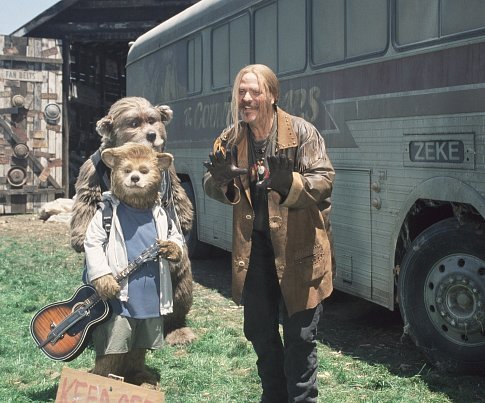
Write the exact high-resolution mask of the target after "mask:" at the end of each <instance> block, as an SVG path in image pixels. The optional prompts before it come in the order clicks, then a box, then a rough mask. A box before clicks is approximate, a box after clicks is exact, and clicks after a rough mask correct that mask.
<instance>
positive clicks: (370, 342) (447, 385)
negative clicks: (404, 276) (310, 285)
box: [318, 291, 485, 402]
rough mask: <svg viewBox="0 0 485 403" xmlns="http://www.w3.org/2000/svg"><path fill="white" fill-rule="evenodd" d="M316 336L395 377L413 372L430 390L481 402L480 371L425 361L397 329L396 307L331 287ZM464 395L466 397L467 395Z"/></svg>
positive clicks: (400, 324) (483, 391) (483, 396)
mask: <svg viewBox="0 0 485 403" xmlns="http://www.w3.org/2000/svg"><path fill="white" fill-rule="evenodd" d="M318 339H319V340H320V341H321V342H322V343H323V344H325V345H327V346H329V347H330V348H332V349H333V350H335V351H339V352H341V353H342V354H345V355H348V356H351V357H353V358H357V359H359V360H362V361H365V362H367V363H369V364H380V365H383V366H385V367H386V368H387V369H388V370H389V372H390V373H392V374H394V375H397V376H400V377H413V376H415V375H419V376H420V377H421V379H423V381H424V382H425V383H426V384H427V385H428V387H429V388H430V390H433V391H437V392H441V393H445V394H446V395H448V397H449V398H450V400H452V401H456V402H464V401H473V402H485V389H484V388H483V387H480V386H479V385H483V384H484V383H485V378H484V377H480V376H464V375H463V376H460V375H456V374H448V373H443V372H439V371H438V370H436V369H435V368H433V367H431V365H430V364H429V363H428V362H427V361H426V359H425V358H424V356H423V355H422V354H421V352H420V350H419V349H418V348H417V347H416V346H415V344H414V343H413V342H412V340H411V339H410V338H409V337H407V336H404V335H403V322H402V319H401V315H400V313H399V311H398V310H397V311H390V310H388V309H387V308H384V307H382V306H379V305H376V304H373V303H371V302H368V301H365V300H363V299H361V298H358V297H355V296H352V295H348V294H345V293H343V292H340V291H334V292H333V294H332V296H331V297H330V298H329V299H328V300H326V301H325V303H324V313H323V318H322V320H321V321H320V328H319V334H318ZM464 396H469V398H471V399H472V400H467V398H465V400H464Z"/></svg>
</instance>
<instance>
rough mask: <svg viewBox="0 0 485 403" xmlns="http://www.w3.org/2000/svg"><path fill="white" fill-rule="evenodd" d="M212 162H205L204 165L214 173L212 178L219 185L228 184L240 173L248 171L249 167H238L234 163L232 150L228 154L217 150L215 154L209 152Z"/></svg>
mask: <svg viewBox="0 0 485 403" xmlns="http://www.w3.org/2000/svg"><path fill="white" fill-rule="evenodd" d="M209 158H210V162H208V161H206V162H204V166H205V167H206V168H207V170H208V171H209V172H210V174H211V175H212V178H213V179H214V181H215V182H216V184H217V185H218V186H224V185H227V184H228V183H229V182H231V181H232V180H233V179H234V178H237V177H238V176H239V175H244V174H246V173H247V172H248V170H247V168H238V167H237V166H235V165H234V164H233V163H232V157H231V153H230V152H226V156H225V157H224V154H223V153H222V151H216V152H215V154H212V153H210V154H209Z"/></svg>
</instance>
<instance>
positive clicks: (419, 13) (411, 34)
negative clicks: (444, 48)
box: [396, 0, 461, 45]
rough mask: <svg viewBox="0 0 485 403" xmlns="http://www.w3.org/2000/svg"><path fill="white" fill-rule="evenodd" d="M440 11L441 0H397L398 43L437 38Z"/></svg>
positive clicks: (406, 43) (405, 43) (403, 43)
mask: <svg viewBox="0 0 485 403" xmlns="http://www.w3.org/2000/svg"><path fill="white" fill-rule="evenodd" d="M460 3H461V2H460ZM438 11H439V0H396V42H397V44H398V45H409V44H411V43H418V42H423V41H427V40H431V39H437V38H438V37H439V31H438V29H439V21H438Z"/></svg>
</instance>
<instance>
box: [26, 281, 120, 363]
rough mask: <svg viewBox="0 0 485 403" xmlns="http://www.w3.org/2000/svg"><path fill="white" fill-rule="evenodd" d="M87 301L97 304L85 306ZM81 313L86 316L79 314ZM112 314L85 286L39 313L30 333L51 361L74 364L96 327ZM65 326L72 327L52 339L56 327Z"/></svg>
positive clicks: (91, 290) (105, 303)
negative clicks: (73, 361) (71, 362)
mask: <svg viewBox="0 0 485 403" xmlns="http://www.w3.org/2000/svg"><path fill="white" fill-rule="evenodd" d="M88 300H91V301H94V302H91V303H90V304H89V305H88V306H87V307H86V301H88ZM79 312H85V314H83V315H78V314H79ZM110 314H111V311H110V307H109V305H108V303H107V302H106V301H103V300H102V299H100V298H99V297H98V295H97V293H96V290H95V288H94V287H92V286H91V285H83V286H81V287H79V288H78V289H77V290H76V292H75V293H74V295H73V296H72V298H71V299H69V300H67V301H61V302H56V303H53V304H50V305H47V306H45V307H44V308H42V309H41V310H40V311H39V312H37V313H36V314H35V316H34V317H33V318H32V321H31V323H30V333H31V334H32V337H33V338H34V341H35V343H36V344H37V346H38V347H39V348H40V349H41V350H42V351H43V352H44V353H45V354H46V355H47V356H48V357H49V358H51V359H53V360H56V361H71V360H73V359H74V358H76V357H77V356H78V355H79V354H81V353H82V352H83V350H84V349H85V348H86V346H87V344H88V342H89V339H90V337H89V336H90V333H91V332H92V330H94V327H95V325H98V324H100V323H102V322H104V321H106V320H107V319H109V317H110ZM72 318H75V320H73V319H72ZM66 323H70V326H68V327H67V326H66V329H67V330H65V331H63V332H62V333H61V334H59V335H58V337H57V338H53V336H52V334H53V332H55V331H56V327H61V328H62V326H65V325H63V324H66ZM47 340H51V341H49V342H46V341H47Z"/></svg>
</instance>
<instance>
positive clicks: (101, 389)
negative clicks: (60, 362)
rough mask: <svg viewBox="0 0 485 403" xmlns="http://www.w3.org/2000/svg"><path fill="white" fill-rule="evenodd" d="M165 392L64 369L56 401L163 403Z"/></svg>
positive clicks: (62, 402) (58, 402) (66, 402)
mask: <svg viewBox="0 0 485 403" xmlns="http://www.w3.org/2000/svg"><path fill="white" fill-rule="evenodd" d="M164 401H165V399H164V394H163V393H162V392H159V391H155V390H150V389H145V388H142V387H140V386H135V385H130V384H128V383H124V382H121V381H117V380H114V379H110V378H105V377H102V376H99V375H93V374H90V373H87V372H83V371H77V370H74V369H71V368H68V367H64V368H63V369H62V374H61V379H60V381H59V387H58V389H57V396H56V403H68V402H103V403H114V402H116V403H135V402H136V403H163V402H164Z"/></svg>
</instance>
